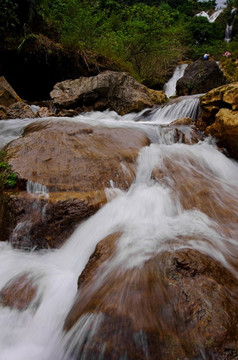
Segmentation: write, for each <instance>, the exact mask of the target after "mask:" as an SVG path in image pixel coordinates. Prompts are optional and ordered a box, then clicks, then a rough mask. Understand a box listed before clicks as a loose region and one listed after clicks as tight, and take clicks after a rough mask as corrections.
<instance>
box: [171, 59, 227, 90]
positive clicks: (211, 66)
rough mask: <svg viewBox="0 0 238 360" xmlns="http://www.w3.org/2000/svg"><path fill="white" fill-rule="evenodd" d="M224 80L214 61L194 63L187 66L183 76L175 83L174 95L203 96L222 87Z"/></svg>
mask: <svg viewBox="0 0 238 360" xmlns="http://www.w3.org/2000/svg"><path fill="white" fill-rule="evenodd" d="M225 83H226V78H225V76H224V74H223V72H222V71H221V69H220V68H219V66H218V65H217V63H216V62H215V61H201V60H197V61H194V62H193V63H192V64H190V65H188V67H187V68H186V70H185V73H184V76H183V77H182V78H181V79H179V80H178V81H177V84H176V94H177V95H178V96H181V95H192V94H203V93H206V92H208V91H209V90H211V89H213V88H215V87H218V86H221V85H224V84H225Z"/></svg>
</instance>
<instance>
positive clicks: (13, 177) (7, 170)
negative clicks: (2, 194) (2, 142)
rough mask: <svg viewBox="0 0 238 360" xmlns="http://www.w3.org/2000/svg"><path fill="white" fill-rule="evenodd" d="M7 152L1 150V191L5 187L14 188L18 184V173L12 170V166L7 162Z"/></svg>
mask: <svg viewBox="0 0 238 360" xmlns="http://www.w3.org/2000/svg"><path fill="white" fill-rule="evenodd" d="M5 158H6V152H5V151H1V152H0V191H3V190H4V189H5V188H13V187H15V186H16V184H17V179H18V177H17V174H16V173H14V172H12V171H11V167H10V166H9V165H8V163H7V162H6V159H5Z"/></svg>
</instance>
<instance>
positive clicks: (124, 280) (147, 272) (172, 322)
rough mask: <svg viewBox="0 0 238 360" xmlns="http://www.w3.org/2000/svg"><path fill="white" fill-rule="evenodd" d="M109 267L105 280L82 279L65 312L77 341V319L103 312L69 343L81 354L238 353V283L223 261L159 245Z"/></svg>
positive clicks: (162, 355) (193, 355)
mask: <svg viewBox="0 0 238 360" xmlns="http://www.w3.org/2000/svg"><path fill="white" fill-rule="evenodd" d="M109 246H110V245H109ZM96 252H97V250H96ZM96 252H95V254H96ZM94 259H95V261H97V257H96V255H95V257H94ZM95 268H96V267H95ZM105 273H107V277H106V278H104V277H103V271H102V272H101V281H100V277H99V278H96V279H94V281H92V282H91V284H88V283H87V281H86V282H83V283H82V282H81V281H80V284H81V287H80V288H79V297H78V299H77V300H76V303H75V305H74V306H73V308H72V310H71V311H70V313H69V315H68V317H67V318H66V322H65V329H66V330H68V331H71V333H72V338H71V341H72V342H73V341H74V336H77V335H76V334H75V333H74V331H76V332H77V330H76V329H77V325H75V324H76V322H77V321H79V319H80V318H81V317H82V316H84V315H85V314H94V316H95V321H96V319H97V318H98V316H99V315H98V314H99V313H100V320H99V323H98V324H97V325H96V324H95V326H97V331H96V333H95V334H94V335H92V337H90V338H89V339H88V340H86V341H85V342H84V343H83V344H81V346H80V345H79V344H78V345H76V344H75V348H74V347H72V348H71V349H72V353H73V355H74V357H75V358H76V359H80V356H82V354H84V356H85V358H86V359H92V358H93V357H97V356H99V354H101V356H102V359H119V358H120V357H122V356H124V355H125V354H127V358H128V359H135V358H136V359H145V358H149V359H168V358H169V359H178V358H188V359H195V358H200V357H201V356H205V358H206V359H214V358H216V359H234V356H235V354H236V337H237V327H236V323H237V320H238V302H237V285H238V283H237V279H236V278H235V277H234V276H233V275H232V273H231V272H229V271H228V270H227V269H225V268H224V267H223V266H222V265H221V264H219V263H218V262H217V261H215V260H213V259H212V258H210V257H209V256H207V255H205V254H202V253H199V252H198V251H196V250H192V249H183V250H178V251H175V252H173V251H172V252H163V253H160V254H158V255H156V256H154V257H153V258H151V259H150V260H148V261H146V262H145V263H144V265H143V266H142V267H140V268H136V269H131V270H126V269H125V270H124V271H123V270H122V269H120V271H119V269H117V268H115V269H113V267H112V268H111V271H110V272H109V270H108V272H107V270H106V269H105ZM99 284H100V285H99ZM73 325H75V326H76V327H75V330H74V328H73ZM91 325H92V326H93V323H92V324H91ZM70 329H72V330H70ZM77 346H78V347H77ZM73 349H74V350H73ZM202 354H203V355H202Z"/></svg>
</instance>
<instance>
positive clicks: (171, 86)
mask: <svg viewBox="0 0 238 360" xmlns="http://www.w3.org/2000/svg"><path fill="white" fill-rule="evenodd" d="M187 66H188V64H181V65H178V66H177V67H176V69H175V70H174V73H173V76H172V77H171V79H169V81H168V82H167V83H166V84H165V85H164V89H163V90H164V92H165V94H166V96H167V97H168V98H169V97H171V96H174V95H176V84H177V81H178V80H179V79H180V78H181V77H183V75H184V72H185V70H186V67H187Z"/></svg>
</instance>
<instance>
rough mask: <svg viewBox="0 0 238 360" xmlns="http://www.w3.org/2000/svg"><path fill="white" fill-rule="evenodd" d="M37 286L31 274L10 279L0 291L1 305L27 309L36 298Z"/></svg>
mask: <svg viewBox="0 0 238 360" xmlns="http://www.w3.org/2000/svg"><path fill="white" fill-rule="evenodd" d="M36 292H37V288H36V286H35V285H34V281H33V279H32V278H31V277H30V275H29V274H23V275H19V276H17V277H16V278H13V279H12V280H10V281H9V282H8V283H7V284H6V285H5V286H4V287H3V288H2V290H1V291H0V304H1V306H9V307H11V308H14V309H17V310H25V309H26V308H27V307H28V306H29V305H30V304H31V303H32V301H33V300H34V298H35V296H36Z"/></svg>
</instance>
